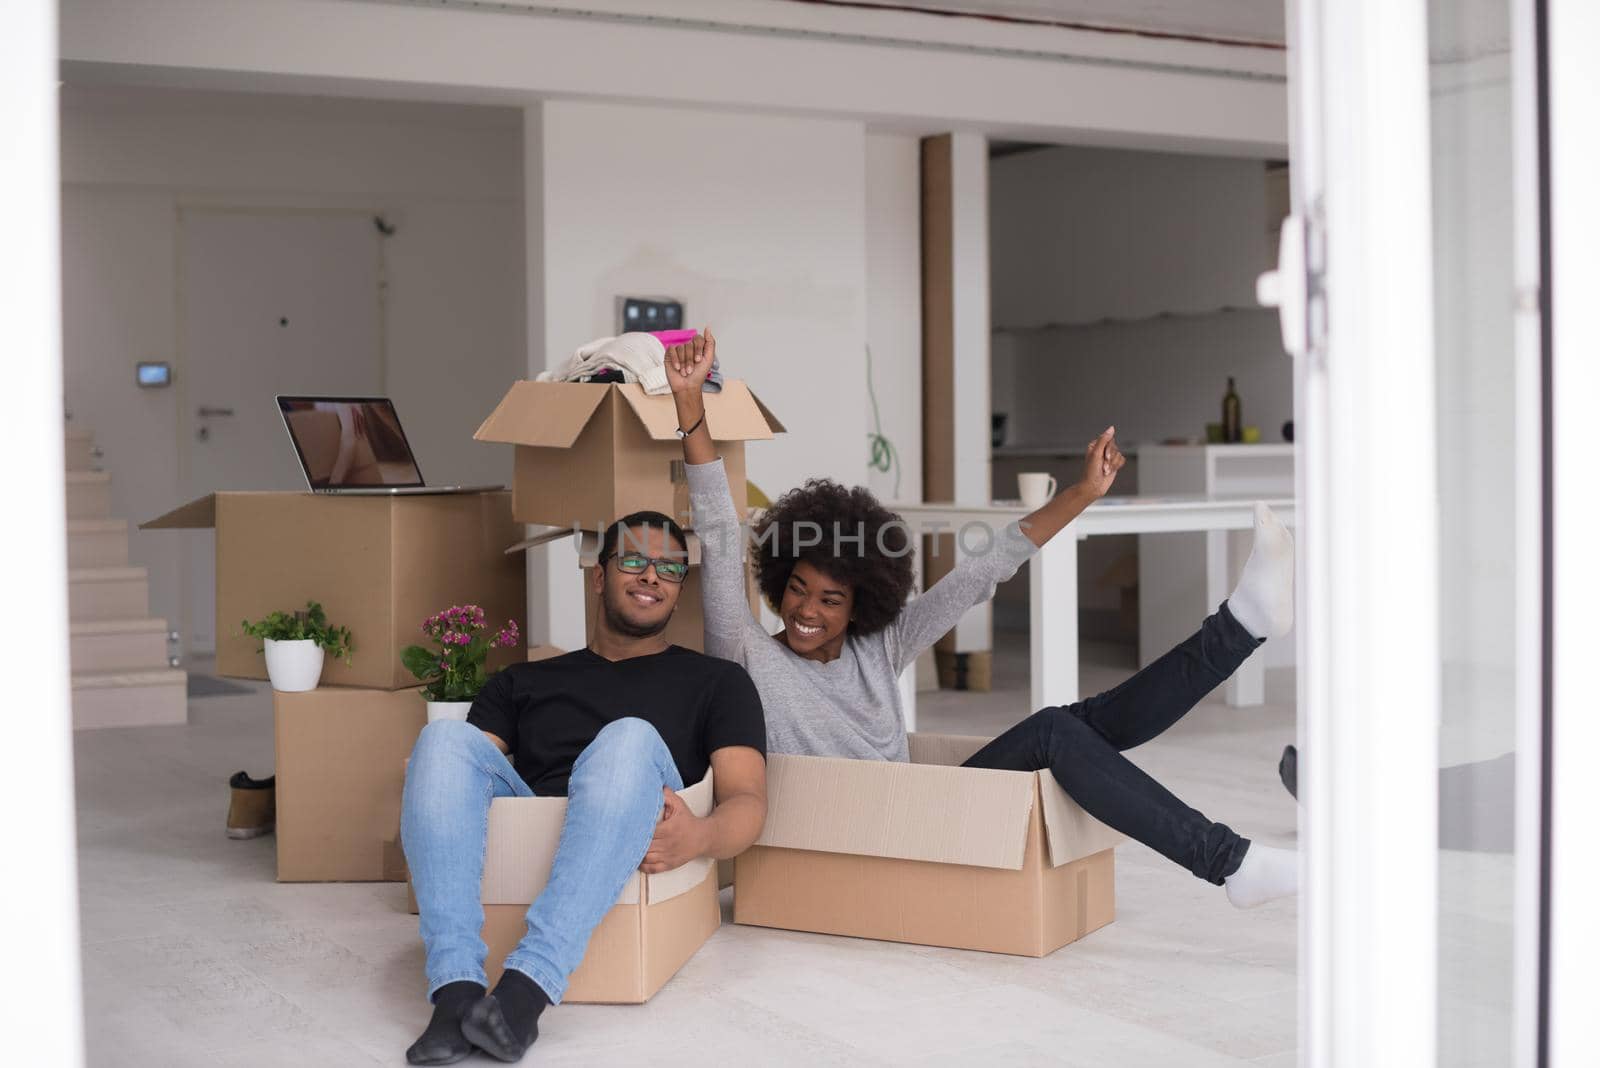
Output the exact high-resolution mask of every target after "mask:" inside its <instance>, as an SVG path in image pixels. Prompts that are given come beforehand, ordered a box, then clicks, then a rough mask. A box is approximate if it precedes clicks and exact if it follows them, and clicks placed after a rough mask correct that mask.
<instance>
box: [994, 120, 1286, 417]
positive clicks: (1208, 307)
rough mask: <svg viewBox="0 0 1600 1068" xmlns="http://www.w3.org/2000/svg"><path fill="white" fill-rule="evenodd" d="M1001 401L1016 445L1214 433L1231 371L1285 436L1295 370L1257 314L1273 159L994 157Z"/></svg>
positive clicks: (1247, 399) (1266, 258) (1250, 410)
mask: <svg viewBox="0 0 1600 1068" xmlns="http://www.w3.org/2000/svg"><path fill="white" fill-rule="evenodd" d="M990 180H991V192H992V196H991V200H990V205H991V247H992V253H991V264H992V272H993V277H994V329H995V331H996V343H995V346H994V363H995V366H994V379H993V386H992V388H993V390H994V408H995V410H996V411H1003V412H1006V413H1007V414H1008V416H1009V417H1010V420H1009V425H1008V428H1007V439H1006V441H1007V444H1008V445H1023V446H1026V445H1063V444H1064V445H1071V446H1073V447H1079V446H1081V445H1082V444H1083V443H1084V442H1085V441H1087V440H1088V439H1089V438H1091V437H1093V436H1094V435H1095V434H1097V433H1099V431H1101V430H1103V429H1105V427H1106V425H1107V424H1108V423H1115V424H1116V425H1117V429H1118V436H1119V438H1120V439H1121V440H1122V441H1124V442H1129V443H1137V442H1139V441H1158V440H1161V439H1163V438H1166V437H1169V436H1183V437H1197V438H1203V437H1204V434H1205V424H1206V423H1207V422H1216V421H1218V420H1219V419H1220V418H1221V400H1222V394H1223V392H1224V391H1225V389H1226V386H1227V378H1228V376H1230V375H1231V376H1234V377H1235V378H1236V379H1237V388H1238V392H1239V395H1240V398H1241V401H1242V404H1243V413H1244V422H1245V423H1246V424H1247V425H1250V424H1254V425H1257V426H1259V427H1260V429H1261V434H1262V440H1264V441H1278V440H1281V438H1280V434H1279V428H1280V427H1281V425H1282V424H1283V422H1284V421H1285V420H1287V419H1289V418H1290V417H1291V415H1292V414H1293V396H1294V383H1293V372H1292V366H1291V364H1290V362H1289V360H1288V359H1287V358H1286V357H1284V356H1283V355H1282V347H1281V344H1280V342H1279V340H1278V335H1277V327H1276V318H1275V316H1274V314H1273V313H1272V312H1270V311H1266V310H1263V309H1259V308H1257V307H1256V306H1255V294H1254V285H1255V278H1256V275H1257V274H1259V273H1260V272H1261V271H1262V270H1264V269H1266V267H1267V266H1268V264H1269V263H1270V262H1271V260H1272V259H1273V258H1275V251H1269V246H1270V240H1269V236H1268V228H1269V226H1268V224H1269V220H1268V218H1267V195H1266V182H1265V177H1264V170H1263V167H1262V164H1261V163H1260V161H1257V160H1238V159H1221V158H1210V157H1202V156H1177V155H1171V154H1162V153H1145V152H1122V151H1110V150H1103V149H1085V148H1070V147H1057V148H1049V149H1043V150H1038V151H1032V152H1023V153H1018V154H1016V155H1010V156H1004V157H1001V158H998V159H996V160H994V161H993V162H992V163H991V179H990Z"/></svg>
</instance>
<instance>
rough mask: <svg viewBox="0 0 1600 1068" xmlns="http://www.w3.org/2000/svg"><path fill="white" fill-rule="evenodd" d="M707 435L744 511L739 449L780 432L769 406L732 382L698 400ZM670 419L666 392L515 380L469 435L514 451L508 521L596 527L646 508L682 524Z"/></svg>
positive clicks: (685, 504) (685, 509)
mask: <svg viewBox="0 0 1600 1068" xmlns="http://www.w3.org/2000/svg"><path fill="white" fill-rule="evenodd" d="M705 402H706V428H707V430H708V431H709V432H710V434H711V438H712V440H713V441H715V442H717V444H718V451H719V452H720V453H721V454H722V462H723V465H724V467H725V468H726V470H727V474H728V488H729V489H730V490H732V492H733V503H734V507H735V508H736V509H737V510H738V512H739V514H740V515H743V514H744V512H745V505H746V501H747V499H748V498H747V495H746V491H745V463H744V443H745V442H746V441H769V440H771V439H772V437H773V435H774V434H776V433H782V432H783V429H784V428H783V424H782V423H780V422H778V419H777V417H776V416H774V415H773V414H772V412H771V410H770V409H768V408H767V406H766V405H764V404H762V403H761V401H760V400H759V399H757V397H756V395H755V394H754V393H752V392H750V389H749V387H748V386H746V385H745V384H744V383H743V382H741V381H738V380H736V379H733V380H729V381H726V382H724V383H723V387H722V392H720V393H707V394H706V395H705ZM677 430H678V412H677V408H676V407H675V406H674V404H673V401H672V397H671V396H670V395H660V396H650V395H649V394H647V393H645V391H644V388H643V387H642V386H640V385H638V384H637V383H627V384H623V385H606V384H600V383H592V382H527V381H523V382H517V383H515V384H514V385H512V387H511V389H510V390H509V391H508V392H507V393H506V395H505V396H504V397H503V398H501V400H500V403H499V405H498V406H497V407H496V408H495V410H494V411H493V412H491V413H490V414H489V417H488V418H487V419H485V420H484V421H483V424H482V425H481V426H479V427H478V431H477V433H476V434H474V435H473V437H474V438H476V439H477V440H478V441H499V442H506V443H509V444H512V445H515V446H517V451H516V475H515V478H514V481H513V483H512V493H513V496H512V509H511V510H512V514H513V515H515V516H516V517H517V520H518V521H519V522H523V523H548V524H550V525H552V526H557V527H565V528H568V529H572V528H575V527H577V528H582V529H584V530H604V529H605V528H606V527H607V526H609V525H610V524H611V522H612V520H614V519H616V518H617V517H619V516H622V515H626V514H628V513H629V512H635V511H639V510H641V509H651V510H654V511H657V512H663V513H665V514H667V515H670V516H672V517H673V518H674V519H676V520H678V521H679V522H680V523H683V524H684V525H685V526H687V525H688V515H689V493H688V484H687V482H686V481H685V480H684V477H683V473H682V472H683V446H682V444H681V443H680V442H679V440H678V434H677Z"/></svg>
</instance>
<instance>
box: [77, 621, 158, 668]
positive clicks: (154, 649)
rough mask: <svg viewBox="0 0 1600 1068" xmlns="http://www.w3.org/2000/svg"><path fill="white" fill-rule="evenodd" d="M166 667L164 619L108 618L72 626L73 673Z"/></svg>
mask: <svg viewBox="0 0 1600 1068" xmlns="http://www.w3.org/2000/svg"><path fill="white" fill-rule="evenodd" d="M167 666H168V664H167V621H166V620H164V619H108V620H96V621H94V622H90V623H74V624H73V625H72V670H73V673H74V674H78V675H89V674H96V673H100V674H103V673H106V672H121V671H145V670H149V671H155V670H160V669H163V668H166V667H167Z"/></svg>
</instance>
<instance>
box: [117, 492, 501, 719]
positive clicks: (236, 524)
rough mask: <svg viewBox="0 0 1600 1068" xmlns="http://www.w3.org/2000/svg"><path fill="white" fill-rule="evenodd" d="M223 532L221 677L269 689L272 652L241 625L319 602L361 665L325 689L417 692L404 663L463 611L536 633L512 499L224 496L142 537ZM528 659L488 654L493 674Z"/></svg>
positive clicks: (195, 505)
mask: <svg viewBox="0 0 1600 1068" xmlns="http://www.w3.org/2000/svg"><path fill="white" fill-rule="evenodd" d="M210 527H215V528H216V531H217V616H216V635H217V667H216V671H217V674H219V675H226V676H230V677H232V678H243V679H264V678H266V677H267V666H266V661H265V658H264V657H263V656H262V655H261V653H260V652H259V651H258V650H259V649H260V648H261V643H260V642H259V641H258V640H256V639H255V638H251V637H249V636H247V635H245V634H242V633H241V632H240V630H239V623H240V621H241V620H245V619H250V620H256V619H260V618H261V617H262V616H264V615H266V614H267V613H268V612H272V611H278V610H281V611H286V612H287V611H295V610H297V609H301V608H304V607H305V604H306V602H307V601H320V602H321V603H322V606H323V608H325V609H326V610H327V613H328V619H329V620H330V621H332V622H333V623H335V624H339V625H342V626H346V627H349V628H350V631H351V635H352V639H353V645H354V655H353V657H352V660H351V663H350V664H349V665H346V664H345V663H344V661H342V660H336V659H334V658H333V657H329V658H328V659H327V662H326V664H325V665H324V667H323V669H322V681H323V683H324V684H325V685H333V686H365V687H374V688H377V689H381V690H398V689H403V688H406V687H411V686H415V685H416V684H417V680H416V679H415V678H413V677H412V675H411V673H410V672H409V671H407V670H406V669H405V665H404V664H402V663H401V662H400V651H401V650H402V649H404V648H405V647H406V646H408V645H412V644H415V643H418V642H421V641H422V634H421V632H420V631H419V629H418V628H419V627H421V625H422V621H423V620H424V619H426V618H427V617H428V616H431V615H433V614H434V613H436V612H438V611H439V610H441V609H444V608H448V607H450V606H451V605H456V604H478V605H482V606H483V610H484V612H485V613H487V614H488V617H489V621H490V623H491V625H494V626H500V625H503V624H504V623H505V621H506V620H509V619H515V620H516V621H517V624H518V625H519V626H520V627H521V628H522V629H523V631H524V632H526V630H527V622H528V613H527V579H526V562H525V558H524V557H523V556H522V555H521V554H518V555H515V556H507V555H506V554H505V547H506V546H507V545H508V544H510V543H511V542H513V541H515V540H516V539H517V538H519V537H520V536H521V535H522V528H521V526H520V525H518V524H517V523H515V522H513V521H512V518H511V495H510V494H509V493H507V492H505V491H503V490H501V491H490V492H485V493H441V494H412V495H398V496H383V497H378V496H372V497H369V496H351V495H346V494H330V493H214V494H208V495H206V496H204V497H201V498H198V499H197V500H194V501H190V502H189V503H188V504H186V505H183V506H182V507H180V508H176V509H173V510H172V511H170V512H168V513H166V514H165V515H162V516H160V517H158V518H156V519H153V520H151V521H150V522H148V523H144V524H142V525H141V526H140V529H141V530H183V529H205V528H210ZM516 658H517V653H516V650H514V649H495V650H491V651H490V654H489V667H490V668H491V669H493V668H498V667H504V666H505V665H506V664H509V663H512V662H513V661H515V660H516Z"/></svg>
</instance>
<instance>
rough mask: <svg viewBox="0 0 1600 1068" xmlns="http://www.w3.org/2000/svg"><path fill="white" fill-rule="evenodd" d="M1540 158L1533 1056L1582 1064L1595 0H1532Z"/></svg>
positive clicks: (1588, 912)
mask: <svg viewBox="0 0 1600 1068" xmlns="http://www.w3.org/2000/svg"><path fill="white" fill-rule="evenodd" d="M1533 6H1534V8H1535V9H1536V13H1537V16H1536V17H1537V43H1538V45H1539V52H1540V59H1541V62H1540V64H1539V73H1540V74H1541V75H1542V77H1541V78H1540V79H1539V82H1538V91H1539V96H1540V105H1541V106H1540V118H1541V119H1542V120H1543V121H1542V123H1541V135H1542V136H1541V137H1540V141H1539V152H1540V156H1541V162H1542V164H1543V166H1542V168H1541V171H1540V177H1541V179H1542V182H1541V183H1540V184H1541V185H1542V193H1543V196H1542V204H1543V205H1544V211H1543V214H1542V219H1541V222H1542V226H1541V235H1542V241H1541V245H1542V249H1541V251H1542V253H1543V255H1544V265H1545V273H1544V276H1543V277H1545V278H1546V279H1547V282H1548V284H1547V285H1545V286H1544V287H1543V289H1542V290H1541V295H1542V303H1543V310H1544V313H1545V315H1544V319H1543V321H1544V324H1545V329H1544V342H1545V350H1544V351H1545V356H1546V363H1545V377H1544V382H1543V385H1544V387H1545V392H1544V395H1543V400H1544V404H1545V415H1546V422H1545V441H1544V443H1545V446H1546V449H1547V452H1546V460H1547V467H1546V468H1545V476H1546V479H1545V482H1544V489H1545V497H1544V505H1545V507H1544V509H1543V516H1544V519H1545V523H1546V535H1547V538H1548V541H1547V543H1546V550H1547V553H1548V556H1547V560H1546V564H1545V571H1544V577H1545V591H1546V597H1547V603H1546V612H1545V615H1544V624H1545V631H1544V633H1545V639H1546V646H1545V653H1546V657H1547V659H1545V660H1544V661H1543V668H1544V674H1543V681H1544V684H1545V705H1544V713H1545V734H1544V736H1543V738H1542V739H1541V740H1542V742H1543V744H1544V753H1545V756H1546V760H1545V769H1546V770H1547V772H1548V776H1549V777H1548V780H1547V783H1548V788H1547V790H1546V791H1545V793H1544V800H1545V802H1546V804H1547V806H1548V807H1547V809H1546V822H1545V824H1544V826H1543V828H1542V830H1543V831H1544V842H1545V844H1546V846H1547V853H1546V855H1545V861H1546V863H1545V866H1544V868H1543V870H1542V872H1541V874H1542V876H1543V879H1542V888H1543V890H1544V891H1545V896H1544V897H1543V901H1542V903H1543V905H1544V911H1543V920H1544V926H1543V930H1542V934H1543V941H1542V945H1541V949H1542V951H1543V952H1542V953H1541V954H1540V955H1539V963H1540V964H1541V965H1542V969H1541V973H1540V980H1541V984H1540V994H1541V998H1540V1009H1541V1024H1542V1025H1543V1026H1541V1027H1540V1028H1539V1031H1538V1035H1537V1038H1538V1040H1539V1055H1540V1061H1539V1063H1540V1065H1541V1066H1542V1065H1546V1064H1548V1065H1553V1066H1558V1068H1567V1066H1575V1065H1585V1064H1593V1063H1594V1058H1595V1050H1596V1049H1600V1013H1597V1012H1596V1010H1595V1005H1594V997H1595V991H1596V990H1597V989H1600V910H1597V908H1596V905H1595V902H1594V896H1595V892H1596V887H1597V886H1600V849H1597V843H1596V832H1595V827H1596V819H1597V816H1600V773H1597V772H1596V769H1595V767H1594V757H1595V754H1596V753H1597V752H1600V694H1597V692H1596V684H1595V680H1594V669H1593V667H1592V663H1593V660H1594V656H1595V649H1596V647H1597V644H1600V557H1597V554H1596V551H1595V546H1596V544H1597V543H1600V539H1597V538H1596V534H1595V532H1596V530H1597V529H1600V508H1597V506H1596V495H1597V494H1600V477H1597V475H1596V473H1595V472H1596V465H1595V463H1594V460H1593V458H1592V454H1593V450H1594V434H1593V427H1594V423H1595V417H1594V407H1595V404H1596V402H1597V400H1600V366H1597V356H1600V319H1597V318H1596V314H1595V312H1594V310H1593V305H1594V302H1595V294H1596V292H1597V291H1600V263H1597V262H1596V258H1595V248H1596V242H1597V241H1600V199H1597V190H1600V68H1597V65H1596V63H1595V58H1594V55H1593V45H1594V42H1595V41H1596V40H1600V5H1596V4H1595V3H1593V0H1536V2H1534V3H1533Z"/></svg>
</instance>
